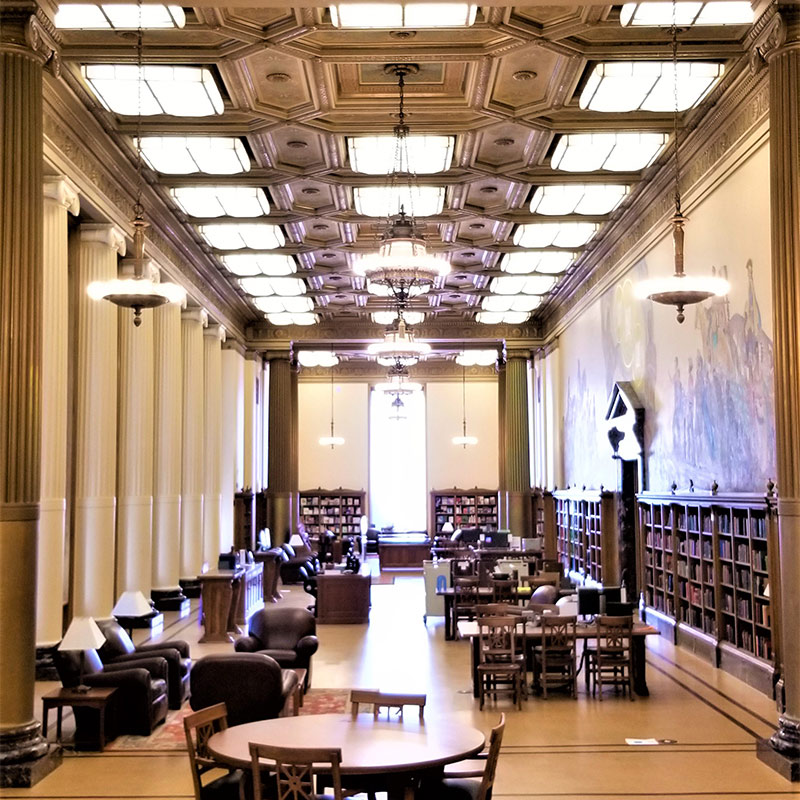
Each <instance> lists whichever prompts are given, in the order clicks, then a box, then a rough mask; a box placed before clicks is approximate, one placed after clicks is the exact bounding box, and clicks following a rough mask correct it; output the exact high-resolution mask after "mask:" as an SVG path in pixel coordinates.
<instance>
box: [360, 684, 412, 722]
mask: <svg viewBox="0 0 800 800" xmlns="http://www.w3.org/2000/svg"><path fill="white" fill-rule="evenodd" d="M426 701H427V696H426V695H424V694H395V693H390V692H378V691H374V690H372V689H353V690H351V692H350V710H351V711H352V713H353V715H354V716H355V715H356V714H358V712H359V710H360V706H362V705H371V706H372V713H373V716H374V717H375V719H377V718H378V717H379V716H380V713H381V711H382V710H383V709H386V713H387V715H388V716H391V712H392V710H393V709H394V710H395V711H396V712H397V715H398V716H400V717H402V716H403V707H404V706H416V707H417V708H418V710H419V718H420V719H422V718H423V716H424V714H425V703H426Z"/></svg>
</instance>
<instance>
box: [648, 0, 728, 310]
mask: <svg viewBox="0 0 800 800" xmlns="http://www.w3.org/2000/svg"><path fill="white" fill-rule="evenodd" d="M676 15H677V10H676V7H675V2H674V0H673V3H672V20H673V21H672V69H673V93H674V99H675V109H674V113H673V118H672V119H673V140H674V143H675V213H674V214H673V216H672V220H671V222H672V243H673V251H674V259H675V274H674V275H672V276H671V277H669V278H653V279H651V280H646V281H642V282H641V283H639V284H638V285H637V287H636V295H637V296H638V297H640V298H642V299H647V300H652V301H653V302H654V303H661V304H663V305H669V306H675V308H676V309H677V312H678V316H677V318H678V322H679V323H682V322H683V321H684V319H685V318H686V317H685V315H684V313H683V312H684V308H685V307H686V306H688V305H693V304H694V303H702V302H703V301H704V300H708V298H709V297H715V296H716V297H719V296H722V295H726V294H727V293H728V292H729V291H730V284H729V283H728V281H726V280H725V279H724V278H720V277H717V276H715V275H709V276H694V277H689V276H688V275H687V274H686V273H685V272H684V270H683V257H684V253H683V226H684V225H685V224H686V222H687V219H686V217H684V216H683V213H682V211H681V188H680V179H681V161H680V147H679V145H680V142H679V139H678V107H679V106H678V27H677V25H676V24H675V20H676Z"/></svg>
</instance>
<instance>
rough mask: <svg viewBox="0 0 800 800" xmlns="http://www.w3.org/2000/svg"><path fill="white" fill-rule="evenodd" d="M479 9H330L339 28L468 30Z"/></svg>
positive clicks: (419, 5) (388, 6)
mask: <svg viewBox="0 0 800 800" xmlns="http://www.w3.org/2000/svg"><path fill="white" fill-rule="evenodd" d="M477 10H478V7H477V5H471V4H468V3H386V4H383V3H336V4H335V5H332V6H330V12H331V22H332V23H333V24H334V26H335V27H337V28H395V29H397V28H466V27H469V26H470V25H472V24H473V23H474V22H475V15H476V13H477Z"/></svg>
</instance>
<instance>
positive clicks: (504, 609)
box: [475, 603, 522, 617]
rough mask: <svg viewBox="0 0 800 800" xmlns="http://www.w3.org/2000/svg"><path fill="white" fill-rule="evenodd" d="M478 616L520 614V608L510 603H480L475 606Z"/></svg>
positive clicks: (511, 615)
mask: <svg viewBox="0 0 800 800" xmlns="http://www.w3.org/2000/svg"><path fill="white" fill-rule="evenodd" d="M475 614H476V615H477V616H478V617H513V616H522V609H521V608H520V607H519V606H518V605H515V604H511V603H481V604H480V605H479V606H476V608H475Z"/></svg>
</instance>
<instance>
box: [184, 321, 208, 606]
mask: <svg viewBox="0 0 800 800" xmlns="http://www.w3.org/2000/svg"><path fill="white" fill-rule="evenodd" d="M206 325H208V315H207V314H206V312H205V311H204V310H203V309H202V308H190V309H187V310H186V311H184V312H183V313H182V314H181V353H182V358H181V375H182V381H181V408H182V415H181V416H182V422H183V425H182V436H181V440H182V443H183V446H182V448H181V556H180V583H181V586H183V587H184V588H185V589H186V591H187V593H188V592H189V589H190V587H191V593H192V595H193V596H195V595H196V592H197V591H199V585H198V584H197V583H196V581H197V575H198V574H199V573H200V569H201V567H202V566H203V490H204V488H205V481H204V477H203V474H204V473H203V466H204V464H205V460H204V456H203V453H204V437H203V425H204V413H205V402H204V399H203V391H204V386H205V378H204V375H205V362H204V345H203V328H205V326H206Z"/></svg>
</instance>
